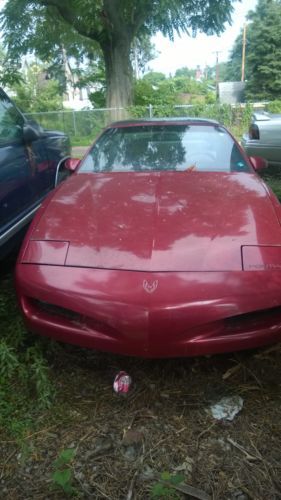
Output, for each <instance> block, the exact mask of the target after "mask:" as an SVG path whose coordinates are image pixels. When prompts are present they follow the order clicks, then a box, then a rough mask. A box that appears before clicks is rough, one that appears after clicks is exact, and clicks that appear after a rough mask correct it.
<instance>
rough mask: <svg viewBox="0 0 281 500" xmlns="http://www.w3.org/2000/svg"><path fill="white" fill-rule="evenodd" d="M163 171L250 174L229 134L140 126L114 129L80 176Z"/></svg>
mask: <svg viewBox="0 0 281 500" xmlns="http://www.w3.org/2000/svg"><path fill="white" fill-rule="evenodd" d="M162 170H176V171H184V170H199V171H208V172H210V171H216V172H218V171H221V172H232V171H240V172H241V171H242V172H248V171H250V167H249V166H248V165H247V162H246V160H245V159H244V157H243V156H242V154H241V152H240V151H239V148H238V147H237V144H236V143H235V142H234V140H233V139H232V137H231V136H230V135H229V134H228V132H227V131H226V130H225V129H224V128H222V127H219V126H213V125H138V126H130V127H123V128H122V127H120V128H118V127H116V128H110V129H108V130H106V131H105V133H104V134H103V135H102V136H101V137H100V138H99V139H98V141H97V142H96V144H95V145H94V147H93V148H92V150H91V151H90V152H89V153H88V155H87V156H86V158H85V159H84V161H83V162H82V165H81V168H80V170H79V172H131V171H134V172H143V171H162Z"/></svg>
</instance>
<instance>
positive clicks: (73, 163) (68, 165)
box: [64, 158, 81, 172]
mask: <svg viewBox="0 0 281 500" xmlns="http://www.w3.org/2000/svg"><path fill="white" fill-rule="evenodd" d="M80 161H81V160H80V159H79V158H67V160H65V162H64V168H65V169H66V170H69V172H75V170H76V169H77V167H78V165H79V163H80Z"/></svg>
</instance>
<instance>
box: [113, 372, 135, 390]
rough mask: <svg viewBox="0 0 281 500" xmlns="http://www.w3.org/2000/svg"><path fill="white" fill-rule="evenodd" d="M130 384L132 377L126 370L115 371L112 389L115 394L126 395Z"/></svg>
mask: <svg viewBox="0 0 281 500" xmlns="http://www.w3.org/2000/svg"><path fill="white" fill-rule="evenodd" d="M131 385H132V379H131V377H130V375H128V373H126V372H123V371H121V372H119V373H117V375H116V377H115V379H114V382H113V390H114V392H116V394H121V395H126V394H128V392H129V390H130V387H131Z"/></svg>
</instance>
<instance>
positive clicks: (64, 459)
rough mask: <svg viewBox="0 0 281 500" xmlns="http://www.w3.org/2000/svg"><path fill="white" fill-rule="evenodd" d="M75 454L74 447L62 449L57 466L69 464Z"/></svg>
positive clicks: (56, 462)
mask: <svg viewBox="0 0 281 500" xmlns="http://www.w3.org/2000/svg"><path fill="white" fill-rule="evenodd" d="M74 456H75V450H74V449H73V448H67V449H66V450H63V451H61V453H60V454H59V456H58V458H57V459H56V460H55V462H54V465H55V467H60V466H61V465H67V464H69V463H70V462H71V461H72V460H73V458H74Z"/></svg>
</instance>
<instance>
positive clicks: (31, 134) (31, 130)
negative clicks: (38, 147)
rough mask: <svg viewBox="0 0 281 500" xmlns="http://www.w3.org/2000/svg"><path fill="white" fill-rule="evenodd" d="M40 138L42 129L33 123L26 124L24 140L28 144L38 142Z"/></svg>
mask: <svg viewBox="0 0 281 500" xmlns="http://www.w3.org/2000/svg"><path fill="white" fill-rule="evenodd" d="M39 138H40V129H39V128H37V127H36V126H34V125H33V124H31V123H28V122H27V123H25V124H24V126H23V140H24V142H26V143H27V144H30V143H31V142H33V141H37V139H39Z"/></svg>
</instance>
